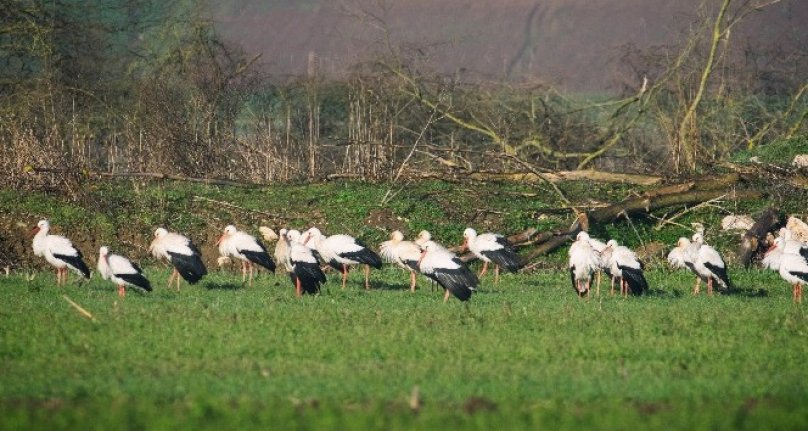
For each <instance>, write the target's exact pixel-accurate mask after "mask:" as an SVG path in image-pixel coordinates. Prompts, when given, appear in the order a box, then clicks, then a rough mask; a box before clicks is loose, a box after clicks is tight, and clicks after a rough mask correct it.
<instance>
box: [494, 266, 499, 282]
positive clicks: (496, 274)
mask: <svg viewBox="0 0 808 431" xmlns="http://www.w3.org/2000/svg"><path fill="white" fill-rule="evenodd" d="M498 283H499V265H494V284H498Z"/></svg>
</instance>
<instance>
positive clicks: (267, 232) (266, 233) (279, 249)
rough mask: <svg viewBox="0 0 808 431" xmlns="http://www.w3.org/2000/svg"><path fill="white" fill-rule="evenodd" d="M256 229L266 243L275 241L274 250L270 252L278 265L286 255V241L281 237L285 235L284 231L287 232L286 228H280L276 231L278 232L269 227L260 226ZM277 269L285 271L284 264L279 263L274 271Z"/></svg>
mask: <svg viewBox="0 0 808 431" xmlns="http://www.w3.org/2000/svg"><path fill="white" fill-rule="evenodd" d="M258 231H259V232H261V237H262V238H263V239H264V241H266V242H268V243H271V242H273V241H277V242H276V243H275V251H274V252H273V253H272V258H273V259H274V261H275V263H276V264H278V265H280V263H281V262H283V259H285V256H286V241H284V240H283V237H284V235H286V232H288V230H287V229H286V228H281V229H280V230H279V231H278V233H275V231H274V230H272V229H271V228H268V227H266V226H261V227H259V228H258ZM279 269H281V270H283V271H285V270H286V266H285V265H280V266H276V267H275V270H276V271H277V270H279Z"/></svg>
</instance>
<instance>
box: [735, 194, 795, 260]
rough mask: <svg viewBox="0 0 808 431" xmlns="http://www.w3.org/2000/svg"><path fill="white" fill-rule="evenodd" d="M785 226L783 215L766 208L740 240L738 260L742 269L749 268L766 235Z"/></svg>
mask: <svg viewBox="0 0 808 431" xmlns="http://www.w3.org/2000/svg"><path fill="white" fill-rule="evenodd" d="M784 225H785V222H784V221H783V215H782V214H781V213H780V211H777V210H776V209H774V208H767V209H766V211H763V214H761V215H760V216H759V217H758V218H757V220H756V221H755V224H754V225H752V227H751V228H750V229H749V230H748V231H746V233H745V234H744V235H743V238H742V239H741V246H740V250H739V251H738V258H739V260H740V263H742V264H743V266H744V267H747V268H748V267H749V265H750V264H751V263H752V258H753V257H754V256H755V254H756V253H757V252H758V250H760V249H761V248H762V247H763V246H764V244H765V240H766V234H767V233H769V232H771V231H773V230H775V229H778V228H780V227H782V226H784Z"/></svg>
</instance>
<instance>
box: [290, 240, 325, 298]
mask: <svg viewBox="0 0 808 431" xmlns="http://www.w3.org/2000/svg"><path fill="white" fill-rule="evenodd" d="M300 240H301V235H300V232H299V231H297V230H294V229H292V230H289V231H286V230H285V229H282V230H281V239H280V242H283V243H284V253H285V254H284V256H283V258H282V260H281V262H283V264H284V266H285V267H286V270H287V272H289V276H290V277H291V279H292V283H293V284H294V285H295V295H297V296H298V297H299V296H301V295H302V294H303V293H304V292H305V293H310V294H315V293H317V292H319V291H320V285H321V284H323V283H325V282H326V278H325V274H324V273H323V270H322V269H320V264H319V262H318V261H317V257H316V256H315V251H314V250H313V249H311V248H309V247H307V246H305V245H303V244H302V243H301V241H300Z"/></svg>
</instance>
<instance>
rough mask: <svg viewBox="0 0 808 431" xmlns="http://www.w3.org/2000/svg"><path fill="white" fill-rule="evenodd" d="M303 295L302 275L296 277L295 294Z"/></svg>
mask: <svg viewBox="0 0 808 431" xmlns="http://www.w3.org/2000/svg"><path fill="white" fill-rule="evenodd" d="M302 295H303V287H302V286H301V285H300V277H295V296H297V297H298V298H300V297H301V296H302Z"/></svg>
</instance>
